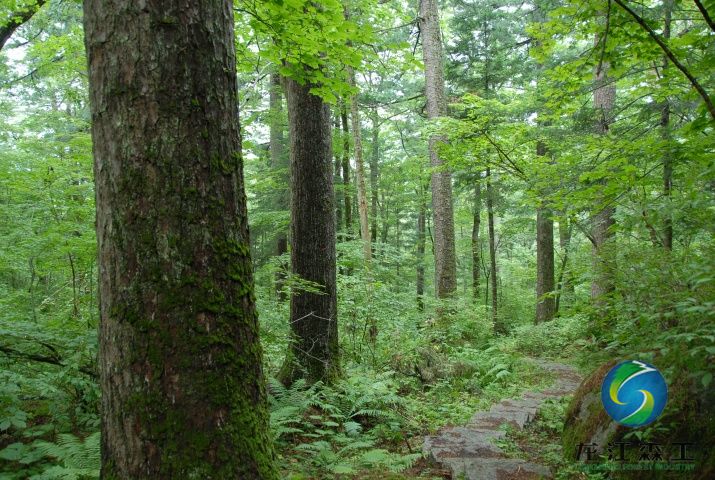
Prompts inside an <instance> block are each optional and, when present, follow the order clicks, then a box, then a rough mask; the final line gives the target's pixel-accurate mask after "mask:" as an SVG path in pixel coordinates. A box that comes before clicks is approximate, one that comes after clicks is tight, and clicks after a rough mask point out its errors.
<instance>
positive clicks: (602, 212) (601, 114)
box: [591, 37, 616, 306]
mask: <svg viewBox="0 0 715 480" xmlns="http://www.w3.org/2000/svg"><path fill="white" fill-rule="evenodd" d="M596 44H598V37H597V38H596ZM608 70H609V64H608V62H606V61H603V62H601V63H600V65H597V66H596V69H595V72H594V83H595V89H594V91H593V106H594V111H595V114H596V126H595V130H596V134H598V135H606V134H607V133H608V128H609V125H610V123H611V121H612V118H611V117H612V115H613V107H614V104H615V101H616V87H615V84H614V83H612V81H611V80H610V79H609V78H608ZM604 186H605V185H604ZM598 203H599V204H600V205H599V206H598V210H597V211H596V213H595V214H594V215H593V218H592V220H591V221H592V226H591V242H592V245H593V262H592V268H593V271H592V274H593V277H592V280H591V299H592V300H593V301H594V303H595V304H596V305H600V306H603V304H604V300H603V299H604V297H605V296H606V295H608V294H610V293H611V292H612V291H613V289H614V274H615V253H616V252H615V248H614V247H615V245H614V239H613V225H614V224H615V220H614V219H613V215H614V213H615V208H614V206H613V202H612V199H609V198H607V197H606V196H605V195H601V196H600V198H599V199H598Z"/></svg>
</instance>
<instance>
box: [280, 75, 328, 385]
mask: <svg viewBox="0 0 715 480" xmlns="http://www.w3.org/2000/svg"><path fill="white" fill-rule="evenodd" d="M285 86H286V99H287V103H288V123H289V124H290V146H291V148H290V152H291V162H290V164H291V187H292V188H291V200H292V201H291V235H290V237H291V265H292V270H293V275H295V276H297V277H299V278H300V279H303V280H308V281H310V282H314V283H316V284H317V285H319V288H318V291H317V292H312V291H293V293H292V295H291V303H290V320H291V323H290V326H291V332H292V334H293V339H292V343H291V348H290V353H289V355H288V356H287V358H286V362H285V363H284V365H283V369H282V370H281V373H280V379H281V380H282V381H283V382H284V383H286V384H291V383H293V381H295V380H296V379H298V378H305V379H306V380H307V381H308V382H309V383H314V382H317V381H323V382H326V383H332V382H333V381H334V380H335V379H336V378H337V377H338V376H339V373H340V362H339V355H338V353H339V352H338V323H337V322H338V317H337V301H336V299H337V295H336V283H335V216H334V215H335V209H334V203H333V202H334V191H333V178H332V177H333V169H332V157H333V155H332V136H331V131H330V109H329V108H328V106H327V105H326V104H325V103H324V102H323V100H322V99H321V98H320V97H318V96H316V95H313V94H311V93H310V89H311V87H312V85H310V84H306V85H300V84H298V83H297V82H295V81H293V80H290V79H287V80H286V82H285Z"/></svg>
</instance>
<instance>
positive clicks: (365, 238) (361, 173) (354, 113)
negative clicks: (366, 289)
mask: <svg viewBox="0 0 715 480" xmlns="http://www.w3.org/2000/svg"><path fill="white" fill-rule="evenodd" d="M348 80H349V83H350V85H352V86H355V71H354V70H353V69H352V67H348ZM350 120H351V123H352V130H353V148H354V151H355V183H356V184H357V198H358V217H359V219H360V239H361V240H362V251H363V257H364V258H365V262H367V263H369V262H370V258H371V256H372V247H371V246H370V224H369V223H368V216H367V192H366V191H365V162H364V161H363V155H362V128H361V127H360V109H359V108H358V102H357V95H352V96H351V97H350Z"/></svg>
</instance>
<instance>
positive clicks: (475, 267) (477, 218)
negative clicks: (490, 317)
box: [472, 172, 482, 301]
mask: <svg viewBox="0 0 715 480" xmlns="http://www.w3.org/2000/svg"><path fill="white" fill-rule="evenodd" d="M481 175H482V174H481V172H479V175H478V176H477V180H476V183H475V185H474V211H473V217H474V218H473V222H472V296H473V297H474V301H477V300H479V273H480V268H481V261H480V258H479V254H480V253H481V246H480V245H479V228H480V226H481V215H482V178H481Z"/></svg>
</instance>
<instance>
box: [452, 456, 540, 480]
mask: <svg viewBox="0 0 715 480" xmlns="http://www.w3.org/2000/svg"><path fill="white" fill-rule="evenodd" d="M454 467H456V468H454ZM454 467H452V466H451V465H450V470H451V471H452V478H453V479H457V478H461V477H460V476H461V475H463V476H464V478H465V479H466V480H507V479H508V480H538V479H542V478H551V471H550V470H549V469H548V468H547V467H544V466H543V465H537V464H535V463H531V462H527V461H526V460H522V459H519V458H479V459H472V460H464V461H463V462H461V463H460V464H456V465H454Z"/></svg>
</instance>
